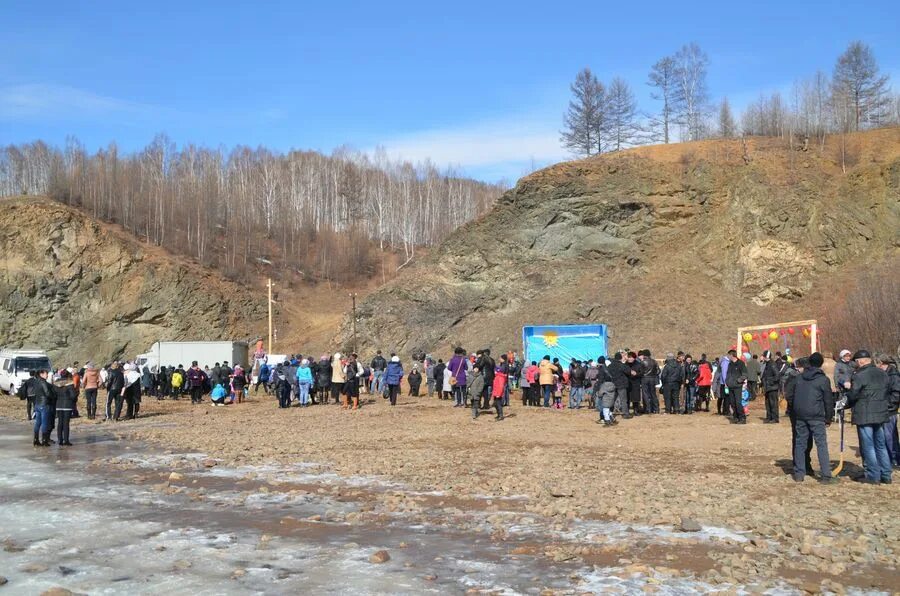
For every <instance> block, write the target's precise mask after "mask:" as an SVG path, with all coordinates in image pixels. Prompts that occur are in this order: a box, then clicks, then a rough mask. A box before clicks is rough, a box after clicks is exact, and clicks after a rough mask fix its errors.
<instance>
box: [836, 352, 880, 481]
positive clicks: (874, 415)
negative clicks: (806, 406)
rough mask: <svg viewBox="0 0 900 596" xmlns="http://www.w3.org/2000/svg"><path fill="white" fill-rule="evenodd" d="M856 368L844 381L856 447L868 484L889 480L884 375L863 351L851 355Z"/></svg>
mask: <svg viewBox="0 0 900 596" xmlns="http://www.w3.org/2000/svg"><path fill="white" fill-rule="evenodd" d="M853 360H855V361H856V365H857V369H856V372H854V373H853V376H852V377H851V378H850V380H849V381H845V382H844V388H845V389H847V390H848V392H847V405H848V406H849V407H851V408H853V424H855V425H856V433H857V435H858V436H859V449H860V452H861V455H862V458H863V468H864V469H865V471H866V482H867V483H869V484H878V483H879V482H881V483H882V484H890V483H891V462H890V457H889V456H888V451H887V444H886V443H885V437H884V423H885V422H887V421H888V418H889V417H890V416H889V410H890V404H889V402H888V378H887V375H886V374H885V372H884V371H883V370H881V369H880V368H878V367H877V366H875V365H874V364H873V363H872V355H871V354H870V353H869V352H868V351H867V350H859V351H857V352H856V353H855V354H853Z"/></svg>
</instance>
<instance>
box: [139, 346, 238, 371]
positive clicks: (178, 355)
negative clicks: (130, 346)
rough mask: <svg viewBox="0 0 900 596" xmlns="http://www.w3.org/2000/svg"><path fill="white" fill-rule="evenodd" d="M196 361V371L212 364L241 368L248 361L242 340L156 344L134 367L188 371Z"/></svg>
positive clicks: (152, 369) (142, 355)
mask: <svg viewBox="0 0 900 596" xmlns="http://www.w3.org/2000/svg"><path fill="white" fill-rule="evenodd" d="M194 360H196V361H197V364H199V365H200V368H203V367H204V366H209V367H210V368H212V367H213V365H214V364H215V363H216V362H225V361H226V360H227V361H228V363H229V364H230V365H231V366H234V365H235V364H240V365H241V366H242V367H244V368H245V369H246V368H247V362H248V351H247V342H242V341H158V342H156V343H155V344H153V346H152V347H151V348H150V351H149V352H147V353H146V354H141V355H140V356H138V357H137V359H136V362H137V365H138V366H139V367H140V368H141V369H143V368H144V365H145V364H146V365H148V366H149V367H150V370H151V371H153V372H158V371H159V367H160V366H178V365H179V364H180V365H182V366H184V367H185V368H188V367H189V366H190V365H191V362H193V361H194Z"/></svg>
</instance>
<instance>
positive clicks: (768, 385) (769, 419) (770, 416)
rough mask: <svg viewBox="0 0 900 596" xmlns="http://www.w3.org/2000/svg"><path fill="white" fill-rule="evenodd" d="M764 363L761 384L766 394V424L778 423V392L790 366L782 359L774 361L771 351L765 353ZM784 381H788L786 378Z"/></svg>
mask: <svg viewBox="0 0 900 596" xmlns="http://www.w3.org/2000/svg"><path fill="white" fill-rule="evenodd" d="M763 362H764V363H765V367H763V371H762V377H761V378H760V382H761V383H762V387H763V391H764V392H765V394H766V424H773V423H778V422H779V417H778V391H779V389H780V388H781V382H782V377H784V373H785V372H786V370H787V368H788V364H787V362H785V361H784V360H782V359H781V358H778V359H776V360H774V361H773V360H772V356H771V352H769V350H766V351H765V352H763ZM784 380H785V381H787V379H786V378H785V379H784Z"/></svg>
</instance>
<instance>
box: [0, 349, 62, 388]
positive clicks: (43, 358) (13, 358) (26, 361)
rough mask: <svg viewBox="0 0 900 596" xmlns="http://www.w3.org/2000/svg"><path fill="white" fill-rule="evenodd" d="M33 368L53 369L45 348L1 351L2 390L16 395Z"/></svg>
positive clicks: (0, 373) (0, 377) (0, 379)
mask: <svg viewBox="0 0 900 596" xmlns="http://www.w3.org/2000/svg"><path fill="white" fill-rule="evenodd" d="M33 370H52V366H51V364H50V357H49V356H47V353H46V352H44V351H43V350H2V351H0V391H5V392H6V393H9V394H10V395H14V394H15V393H16V392H17V391H18V390H19V387H21V386H22V383H24V382H25V381H26V380H28V378H29V377H30V376H31V371H33Z"/></svg>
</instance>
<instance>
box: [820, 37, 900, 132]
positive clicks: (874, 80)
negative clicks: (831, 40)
mask: <svg viewBox="0 0 900 596" xmlns="http://www.w3.org/2000/svg"><path fill="white" fill-rule="evenodd" d="M833 85H834V93H835V94H840V95H844V96H846V99H847V100H849V101H850V103H851V105H852V107H853V116H854V118H853V130H860V127H861V126H870V127H871V126H880V125H881V124H883V123H884V121H885V120H886V119H887V114H888V107H889V102H890V96H889V90H888V86H887V85H888V77H887V76H881V75H880V74H879V72H878V63H877V62H876V61H875V55H874V54H873V53H872V50H871V49H870V48H869V46H868V45H866V44H864V43H862V42H860V41H854V42H853V43H851V44H850V45H849V46H848V47H847V50H846V51H845V52H844V53H843V54H841V55H840V56H839V57H838V60H837V64H835V66H834V77H833Z"/></svg>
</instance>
